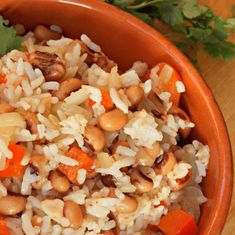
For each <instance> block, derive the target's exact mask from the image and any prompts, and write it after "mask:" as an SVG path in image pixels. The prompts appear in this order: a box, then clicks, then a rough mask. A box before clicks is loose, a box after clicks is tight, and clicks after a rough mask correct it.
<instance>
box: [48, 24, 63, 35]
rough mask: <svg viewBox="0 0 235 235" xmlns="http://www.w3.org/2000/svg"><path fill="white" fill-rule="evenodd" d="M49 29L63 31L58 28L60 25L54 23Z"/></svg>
mask: <svg viewBox="0 0 235 235" xmlns="http://www.w3.org/2000/svg"><path fill="white" fill-rule="evenodd" d="M50 30H52V31H55V32H57V33H62V32H63V30H62V29H61V28H60V26H58V25H55V24H52V25H51V26H50Z"/></svg>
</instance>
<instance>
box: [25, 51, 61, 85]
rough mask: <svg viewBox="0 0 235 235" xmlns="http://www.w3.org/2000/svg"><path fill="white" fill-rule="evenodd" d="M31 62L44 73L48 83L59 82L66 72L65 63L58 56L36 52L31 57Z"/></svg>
mask: <svg viewBox="0 0 235 235" xmlns="http://www.w3.org/2000/svg"><path fill="white" fill-rule="evenodd" d="M29 62H30V63H31V65H32V66H33V68H38V69H40V70H41V71H42V73H43V75H44V77H45V80H46V81H59V80H60V79H62V78H63V76H64V75H65V72H66V66H65V63H64V61H63V60H62V59H60V58H59V57H58V56H57V55H56V54H52V53H48V52H41V51H35V52H32V53H31V54H30V55H29Z"/></svg>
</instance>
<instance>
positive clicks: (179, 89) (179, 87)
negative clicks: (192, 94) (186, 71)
mask: <svg viewBox="0 0 235 235" xmlns="http://www.w3.org/2000/svg"><path fill="white" fill-rule="evenodd" d="M175 85H176V90H177V92H178V93H183V92H185V86H184V83H183V82H181V81H177V82H176V83H175Z"/></svg>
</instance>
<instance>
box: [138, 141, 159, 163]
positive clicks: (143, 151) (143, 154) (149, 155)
mask: <svg viewBox="0 0 235 235" xmlns="http://www.w3.org/2000/svg"><path fill="white" fill-rule="evenodd" d="M160 150H161V148H160V144H159V143H158V142H156V143H154V144H153V146H152V148H146V147H140V148H139V151H138V152H137V154H136V161H137V163H138V165H140V166H152V165H153V164H154V161H155V160H156V158H157V156H158V155H159V153H160Z"/></svg>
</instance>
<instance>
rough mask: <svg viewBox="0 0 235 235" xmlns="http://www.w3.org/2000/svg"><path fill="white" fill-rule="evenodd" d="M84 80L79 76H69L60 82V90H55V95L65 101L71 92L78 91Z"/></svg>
mask: <svg viewBox="0 0 235 235" xmlns="http://www.w3.org/2000/svg"><path fill="white" fill-rule="evenodd" d="M81 86H82V81H81V80H80V79H78V78H67V79H66V80H64V81H62V82H61V83H60V87H59V90H58V91H55V92H53V95H54V96H56V97H58V99H59V100H60V101H63V100H64V99H65V98H66V97H67V96H69V95H70V93H71V92H73V91H77V90H79V89H80V88H81Z"/></svg>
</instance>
